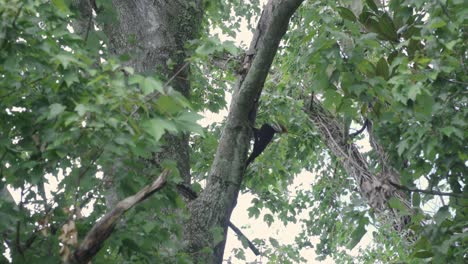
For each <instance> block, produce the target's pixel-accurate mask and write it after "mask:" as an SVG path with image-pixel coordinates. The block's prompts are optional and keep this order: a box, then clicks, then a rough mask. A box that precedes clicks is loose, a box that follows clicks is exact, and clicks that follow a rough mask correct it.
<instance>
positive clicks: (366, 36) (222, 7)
mask: <svg viewBox="0 0 468 264" xmlns="http://www.w3.org/2000/svg"><path fill="white" fill-rule="evenodd" d="M98 2H99V1H98ZM101 2H102V1H101ZM382 2H384V3H385V5H382V4H380V2H379V1H373V0H367V1H358V0H342V1H336V2H333V1H320V0H319V1H307V2H305V3H304V4H303V6H302V7H301V9H299V10H298V12H297V14H296V15H295V16H294V17H293V19H292V21H291V25H290V31H288V33H287V36H285V39H284V40H283V42H282V45H281V47H280V50H279V52H278V55H277V57H276V60H275V62H274V64H273V66H272V68H271V70H270V72H271V75H270V77H269V79H268V80H267V83H266V86H265V89H264V91H263V93H262V97H261V102H260V108H259V113H258V117H257V124H262V123H264V122H271V121H272V119H273V120H274V121H278V122H281V123H284V124H287V127H288V129H289V132H290V133H289V134H288V135H283V136H281V138H280V139H279V140H277V141H276V142H275V143H274V144H272V145H271V146H269V147H268V149H267V151H266V152H265V153H263V154H262V155H261V156H260V157H259V158H258V159H257V160H256V161H255V162H254V163H253V164H252V166H250V167H249V168H248V170H247V171H246V175H245V180H244V182H243V189H242V191H243V192H251V193H253V194H255V195H256V197H255V198H254V199H253V200H252V206H251V207H250V208H249V216H250V217H255V218H258V217H262V219H263V220H264V221H265V223H266V224H268V225H272V224H273V223H275V222H281V223H283V224H285V225H288V224H295V223H299V224H300V225H301V226H302V228H303V230H302V232H301V233H300V234H299V235H298V236H297V237H296V239H295V242H294V243H292V244H284V243H282V242H281V241H277V240H276V239H275V238H274V237H271V238H270V239H266V240H259V239H256V240H255V243H256V244H257V245H260V246H261V247H262V249H263V252H264V254H265V255H266V256H268V259H269V261H270V263H298V262H306V261H307V260H304V259H303V258H302V257H301V255H300V253H301V250H302V249H307V248H310V247H313V248H314V249H315V251H316V254H317V258H318V260H324V259H327V258H329V257H332V258H333V259H335V261H337V262H353V261H356V260H355V259H353V255H352V254H351V253H350V252H351V250H353V249H356V248H359V247H360V246H361V244H359V243H360V241H361V239H362V238H363V236H365V235H367V236H371V237H372V244H371V245H370V246H368V247H367V248H360V249H359V253H358V256H357V257H356V258H357V261H358V262H363V263H375V262H381V263H389V262H405V263H406V262H408V263H418V262H422V261H428V262H435V263H439V262H447V263H462V262H463V261H464V260H466V256H467V254H468V252H467V248H468V245H467V243H468V242H467V239H468V238H467V235H466V226H467V225H468V218H467V213H468V212H467V210H468V209H467V208H468V206H467V199H461V198H456V197H454V196H444V197H438V196H435V195H431V194H425V193H420V192H417V191H413V192H408V195H409V196H411V199H412V202H413V206H414V208H413V210H414V211H415V212H417V215H416V216H415V217H413V222H412V223H411V225H410V228H411V230H412V234H413V236H414V239H415V241H414V243H409V242H408V241H407V240H405V239H403V238H402V237H401V236H398V235H397V233H396V232H394V231H393V230H392V228H391V227H390V226H389V225H382V224H381V223H380V222H379V219H376V217H375V216H374V214H373V212H372V210H370V209H369V207H368V206H367V205H366V202H365V200H364V199H363V198H362V197H360V196H359V195H358V194H357V192H356V189H355V187H356V186H355V183H354V180H353V179H351V178H349V176H348V175H346V173H345V172H344V170H343V169H342V168H341V167H340V166H339V162H340V161H339V160H337V159H336V158H335V157H333V156H332V155H331V154H330V153H329V151H328V150H327V149H326V148H325V146H324V144H323V143H321V141H320V138H319V136H318V133H317V132H315V130H314V128H313V127H312V126H311V123H310V121H309V120H308V117H307V115H306V114H305V113H304V111H303V108H304V107H306V106H307V105H308V103H309V96H310V95H311V94H313V95H315V96H316V97H318V98H320V100H321V101H322V102H323V105H324V106H325V107H326V108H327V109H328V110H329V111H331V112H332V113H333V114H335V115H336V116H337V118H339V119H340V120H343V127H344V130H348V131H347V132H354V131H353V130H354V129H355V128H357V127H360V126H361V124H362V123H363V121H364V120H365V119H369V120H371V121H372V123H373V131H374V133H375V136H376V137H377V139H378V141H379V142H380V143H381V145H382V146H384V148H385V151H386V153H387V154H388V160H389V161H390V163H391V164H392V166H393V167H394V168H395V169H396V170H398V171H399V172H400V174H401V176H402V179H401V181H402V184H403V185H405V186H407V187H410V188H412V189H415V188H419V189H428V190H435V191H445V192H450V193H454V194H458V195H462V194H464V195H465V197H466V193H467V190H466V189H467V188H468V187H467V183H466V177H465V174H466V161H467V154H466V153H468V151H467V147H466V143H465V142H466V134H467V131H468V129H467V125H466V120H467V114H468V112H467V110H466V109H467V107H466V106H467V103H468V102H467V91H466V87H467V84H468V77H467V76H468V74H467V69H466V56H467V55H466V54H467V51H466V44H465V43H466V34H467V33H466V20H467V18H468V17H467V12H466V8H464V2H463V1H461V0H454V1H421V0H391V1H388V2H386V1H382ZM0 3H1V5H0V14H1V16H2V22H1V26H0V109H1V111H0V121H1V123H2V126H1V127H0V162H1V163H0V166H1V167H0V175H1V180H0V188H1V189H2V196H0V215H1V217H0V232H1V234H2V237H3V238H4V239H3V240H2V242H5V243H0V251H1V252H9V256H11V258H12V259H13V261H20V262H25V261H33V262H34V263H41V262H44V263H48V262H58V261H59V256H60V254H59V251H60V250H64V249H65V248H67V246H63V243H64V242H72V241H70V240H67V239H64V238H63V236H61V235H62V234H63V231H62V227H63V226H68V224H69V223H70V222H73V223H75V224H76V230H77V231H78V234H79V235H80V236H82V235H83V234H85V233H86V232H87V231H88V230H89V229H90V228H91V226H92V224H93V223H94V222H95V221H97V220H98V219H99V217H100V216H102V215H103V214H104V212H105V211H106V209H108V208H107V205H106V204H105V200H106V199H105V195H106V194H107V190H108V188H109V187H110V186H114V187H115V188H116V189H117V192H118V194H119V195H121V196H126V195H129V194H133V193H134V192H135V191H136V190H138V189H139V188H140V187H141V186H143V185H144V184H146V183H148V182H149V181H151V178H152V176H155V175H154V173H155V172H154V171H152V172H149V170H148V168H146V167H145V164H144V162H141V161H142V160H145V159H150V158H151V157H152V155H153V153H154V152H155V151H158V149H159V148H160V146H161V145H162V144H163V143H164V137H163V135H164V134H166V133H171V134H178V133H180V132H195V133H194V134H192V135H191V140H190V144H191V171H192V173H193V175H194V180H195V181H197V182H200V181H202V180H203V179H204V178H205V176H206V173H207V172H208V171H209V168H210V165H211V163H212V160H213V157H214V153H215V150H216V147H217V140H218V139H219V137H220V134H221V131H222V126H223V123H220V124H213V125H211V126H209V127H208V128H206V129H204V130H203V131H202V130H201V128H200V127H199V126H198V125H196V123H195V121H196V119H197V118H198V115H197V114H196V113H195V112H200V111H205V110H209V111H212V112H218V111H220V110H221V109H223V108H225V107H226V105H227V104H226V102H225V98H226V96H227V95H229V93H231V92H232V91H231V87H232V84H233V83H234V81H235V74H236V71H238V66H239V65H238V61H239V60H240V59H241V58H242V52H240V48H239V47H236V46H235V45H234V44H233V42H230V41H222V40H220V39H222V37H220V36H219V35H216V33H214V32H213V31H212V29H213V28H219V29H220V30H221V32H222V33H223V34H226V35H228V36H229V37H232V38H235V37H236V35H237V34H238V32H239V31H241V30H243V29H242V27H243V26H242V24H243V23H244V21H247V22H249V23H248V25H249V28H253V25H255V19H256V17H257V16H258V15H259V13H260V8H259V3H258V1H251V2H249V3H244V1H205V13H206V14H205V16H204V26H205V31H204V32H203V34H202V35H201V36H200V37H199V38H198V39H196V40H193V41H191V42H190V43H187V44H186V46H187V49H188V51H189V52H190V59H189V62H190V63H191V66H192V67H191V70H192V72H191V76H190V77H189V78H190V82H191V85H192V91H191V95H190V98H188V99H187V98H185V97H183V96H181V95H180V94H179V93H178V92H176V91H174V90H173V89H172V88H171V83H170V82H169V81H168V80H165V79H162V78H160V77H157V76H152V75H142V74H136V73H134V72H133V69H131V68H128V67H125V66H124V65H125V60H126V58H122V57H121V58H116V57H114V56H111V55H110V54H109V51H108V50H107V45H106V44H107V43H106V41H107V40H106V38H105V36H103V34H102V31H100V29H99V28H98V29H97V30H96V31H94V30H90V32H88V34H87V36H77V35H76V34H74V33H72V32H71V31H70V28H71V27H70V25H71V24H72V22H73V19H74V18H75V15H76V14H73V13H71V11H70V9H69V7H68V5H67V4H66V2H65V1H60V0H56V1H43V0H25V1H5V0H0ZM98 4H99V3H98ZM101 4H102V3H101ZM114 15H115V14H114V13H112V12H110V13H108V14H100V15H99V16H98V17H97V21H99V22H101V23H106V22H109V20H108V19H109V17H111V18H112V16H114ZM232 16H234V17H235V18H234V19H232V18H231V17H232ZM127 59H128V58H127ZM217 61H222V65H224V68H221V67H219V64H218V63H215V62H217ZM156 94H157V96H156ZM189 101H190V102H189ZM349 130H351V131H349ZM202 134H203V135H202ZM360 138H364V141H365V140H366V139H367V135H366V136H361V137H360ZM351 140H352V139H350V141H351ZM366 156H367V159H368V161H369V162H370V164H371V167H372V169H373V170H374V171H375V172H378V171H379V170H381V169H382V168H381V167H379V166H380V161H379V159H378V156H377V154H376V153H375V152H374V151H369V152H368V153H366ZM164 166H174V165H173V164H172V163H171V162H167V163H165V165H164ZM303 170H307V171H310V172H313V173H314V179H313V180H311V181H310V182H312V183H313V185H312V186H309V185H308V186H306V187H305V188H303V189H302V190H299V191H297V192H296V193H295V194H294V195H291V189H290V186H291V185H292V184H293V183H294V180H295V176H296V175H297V174H299V173H300V172H302V171H303ZM103 171H106V172H108V171H112V172H114V173H115V175H113V176H114V177H113V182H111V183H109V182H106V176H107V175H104V176H103ZM171 180H172V181H173V182H177V181H178V180H179V179H178V177H177V175H176V174H175V175H173V177H171ZM54 182H57V184H56V185H57V187H56V188H54V187H53V186H54V185H55V184H54ZM7 186H8V187H9V188H10V190H12V189H14V190H16V193H20V201H19V202H18V203H17V204H15V203H13V202H12V201H11V199H10V198H9V197H8V195H6V194H5V192H4V191H3V190H5V188H6V187H7ZM196 186H198V185H196ZM51 189H52V190H53V192H50V190H51ZM195 189H200V187H199V186H198V187H195ZM197 191H198V190H197ZM85 206H88V207H91V208H92V213H91V214H90V215H89V216H86V217H83V216H82V215H83V214H84V212H85V210H83V207H85ZM392 206H393V208H395V209H397V208H398V204H394V203H392ZM430 206H434V207H435V208H436V209H435V210H433V211H430V210H428V208H429V207H430ZM167 208H183V202H182V201H181V200H180V198H179V197H178V196H177V195H176V194H175V193H174V191H172V189H170V188H167V189H165V190H164V191H163V192H161V193H157V194H156V195H155V197H152V198H151V201H150V203H145V204H143V205H141V206H140V207H137V208H135V209H134V210H132V211H131V212H129V216H128V217H127V218H126V219H125V220H124V221H123V222H122V225H124V226H125V228H121V229H118V231H116V232H115V233H114V234H113V236H112V237H111V239H109V241H108V242H107V243H106V244H105V250H101V251H100V253H99V254H98V255H97V257H96V258H95V259H94V260H93V261H94V262H96V263H108V262H144V263H146V262H153V263H154V262H158V261H159V262H164V261H169V262H171V263H175V262H180V263H190V262H188V261H189V260H188V259H189V256H186V255H184V254H181V253H180V254H176V253H175V252H177V250H178V249H180V246H181V245H180V244H178V243H177V242H176V241H177V239H178V237H179V236H180V234H181V232H182V231H181V228H180V225H179V223H180V222H179V221H180V217H182V218H183V217H185V216H184V213H183V212H177V213H169V212H168V210H167ZM155 210H156V211H158V212H164V214H162V215H158V216H155V214H154V213H153V212H155ZM264 212H266V213H264ZM304 215H305V217H304ZM148 220H151V221H148ZM464 231H465V232H464ZM80 238H81V237H80ZM315 238H317V239H318V240H317V242H316V239H315ZM59 242H60V243H62V244H61V245H62V246H59ZM73 245H74V244H73V243H72V244H71V245H70V248H72V247H73ZM62 254H66V253H63V252H62ZM353 254H354V253H353ZM235 257H237V258H239V259H245V254H244V251H243V250H242V249H238V250H237V251H236V254H235ZM0 258H3V259H1V261H2V262H6V261H7V260H6V259H5V257H4V256H3V255H2V256H0ZM309 262H310V261H309Z"/></svg>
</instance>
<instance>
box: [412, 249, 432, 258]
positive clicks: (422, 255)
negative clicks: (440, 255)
mask: <svg viewBox="0 0 468 264" xmlns="http://www.w3.org/2000/svg"><path fill="white" fill-rule="evenodd" d="M413 256H414V257H416V258H420V259H421V258H430V257H433V256H434V253H432V252H431V251H427V250H421V251H417V252H416V253H414V254H413Z"/></svg>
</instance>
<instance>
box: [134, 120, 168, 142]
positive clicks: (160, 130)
mask: <svg viewBox="0 0 468 264" xmlns="http://www.w3.org/2000/svg"><path fill="white" fill-rule="evenodd" d="M141 126H142V128H143V129H144V131H145V132H146V133H148V134H149V135H150V136H152V137H153V139H154V140H155V141H159V140H160V139H161V137H162V136H163V135H164V133H165V131H168V132H177V128H176V127H175V125H174V124H173V123H172V122H170V121H169V120H165V119H162V118H153V119H149V120H145V121H143V122H142V125H141Z"/></svg>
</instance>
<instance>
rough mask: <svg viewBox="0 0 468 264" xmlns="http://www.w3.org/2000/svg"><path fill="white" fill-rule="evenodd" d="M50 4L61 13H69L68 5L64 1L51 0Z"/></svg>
mask: <svg viewBox="0 0 468 264" xmlns="http://www.w3.org/2000/svg"><path fill="white" fill-rule="evenodd" d="M52 4H53V5H54V6H55V7H57V9H58V10H60V11H62V12H63V13H70V10H69V9H68V5H67V4H66V3H65V1H64V0H52Z"/></svg>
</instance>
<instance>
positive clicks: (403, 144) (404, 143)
mask: <svg viewBox="0 0 468 264" xmlns="http://www.w3.org/2000/svg"><path fill="white" fill-rule="evenodd" d="M397 146H398V149H397V151H398V156H400V157H401V156H402V155H401V154H403V152H404V151H405V150H407V149H408V147H409V145H408V141H406V140H402V141H400V143H398V145H397Z"/></svg>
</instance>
